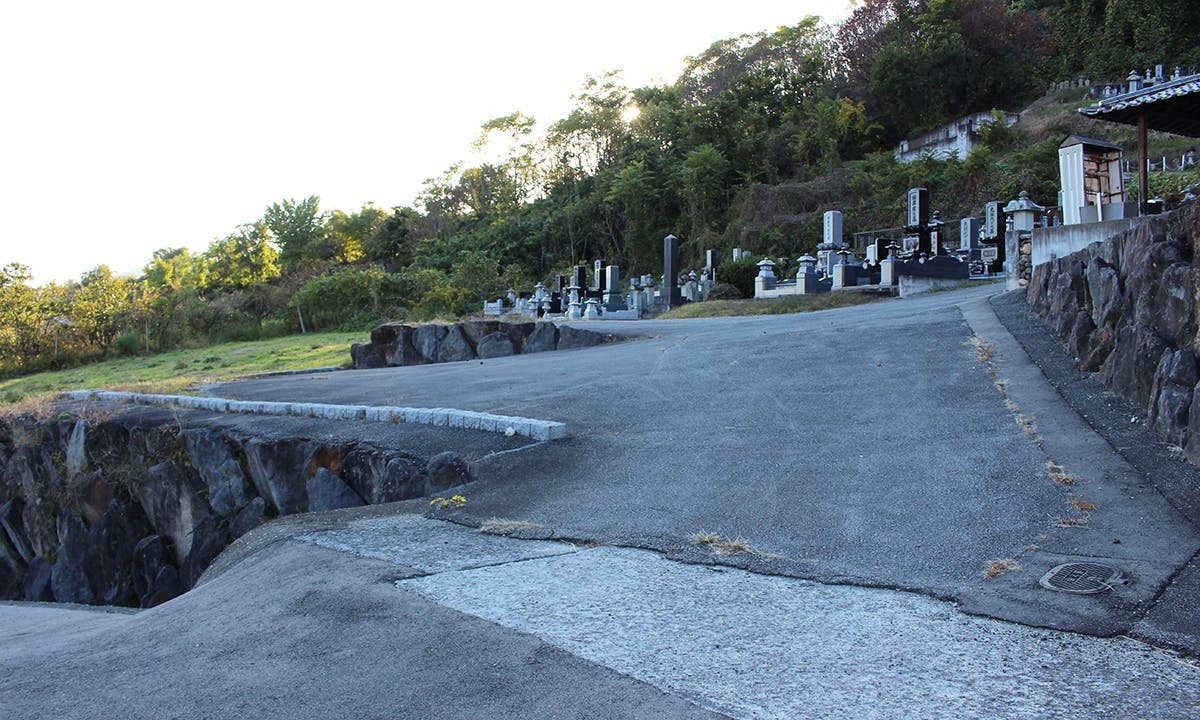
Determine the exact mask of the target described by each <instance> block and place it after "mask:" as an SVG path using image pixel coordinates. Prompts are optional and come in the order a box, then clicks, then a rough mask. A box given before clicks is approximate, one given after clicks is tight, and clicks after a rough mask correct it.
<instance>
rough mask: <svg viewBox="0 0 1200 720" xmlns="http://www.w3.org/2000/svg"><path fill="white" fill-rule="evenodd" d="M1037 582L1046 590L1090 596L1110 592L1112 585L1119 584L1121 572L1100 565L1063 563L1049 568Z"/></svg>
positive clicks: (1108, 566)
mask: <svg viewBox="0 0 1200 720" xmlns="http://www.w3.org/2000/svg"><path fill="white" fill-rule="evenodd" d="M1038 582H1039V584H1041V586H1042V587H1044V588H1046V589H1047V590H1057V591H1058V592H1065V593H1075V594H1076V595H1092V594H1094V593H1101V592H1104V591H1105V590H1112V586H1113V585H1115V584H1116V583H1119V582H1121V571H1120V570H1118V569H1116V568H1115V567H1112V566H1110V565H1102V564H1100V563H1089V562H1074V563H1064V564H1062V565H1059V566H1057V567H1054V568H1051V569H1050V572H1048V573H1046V574H1045V575H1043V576H1042V579H1041V580H1039V581H1038Z"/></svg>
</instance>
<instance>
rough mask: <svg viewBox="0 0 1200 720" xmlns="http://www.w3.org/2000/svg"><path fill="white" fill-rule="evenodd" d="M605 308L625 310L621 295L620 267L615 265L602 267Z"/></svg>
mask: <svg viewBox="0 0 1200 720" xmlns="http://www.w3.org/2000/svg"><path fill="white" fill-rule="evenodd" d="M604 287H606V288H608V289H607V290H605V292H604V309H605V310H625V309H626V307H625V298H624V297H623V296H622V295H621V269H620V268H619V267H617V266H616V265H609V266H608V267H606V268H604Z"/></svg>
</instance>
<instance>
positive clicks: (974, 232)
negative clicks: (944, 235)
mask: <svg viewBox="0 0 1200 720" xmlns="http://www.w3.org/2000/svg"><path fill="white" fill-rule="evenodd" d="M958 247H959V249H960V250H977V249H978V248H979V218H973V217H967V218H963V219H962V220H959V221H958ZM971 259H972V260H974V259H975V258H974V257H973V256H972V258H971Z"/></svg>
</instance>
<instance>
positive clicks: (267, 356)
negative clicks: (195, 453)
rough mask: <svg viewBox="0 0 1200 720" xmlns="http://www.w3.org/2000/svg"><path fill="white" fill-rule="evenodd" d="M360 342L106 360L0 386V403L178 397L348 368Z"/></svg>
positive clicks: (243, 345) (290, 341)
mask: <svg viewBox="0 0 1200 720" xmlns="http://www.w3.org/2000/svg"><path fill="white" fill-rule="evenodd" d="M363 339H364V336H363V333H345V332H340V333H309V334H307V335H290V336H287V337H280V338H272V339H270V340H258V341H254V342H234V343H224V344H222V345H210V346H208V347H204V348H195V349H191V350H172V351H171V352H167V353H162V354H161V355H151V356H143V357H131V358H119V359H114V360H106V361H104V362H99V363H93V364H91V365H85V366H83V367H78V368H72V369H70V370H55V371H52V372H44V373H37V374H36V375H26V376H24V377H19V378H12V379H8V380H0V401H2V402H7V403H13V402H17V401H20V400H22V399H25V398H31V397H36V396H39V395H48V394H52V393H58V392H62V391H64V390H81V389H85V388H101V389H105V390H130V391H135V392H157V393H182V392H187V391H188V390H189V389H190V388H192V387H194V386H196V385H199V384H202V383H206V382H217V381H220V380H231V379H233V378H237V377H242V376H245V375H254V374H257V373H261V372H269V371H272V370H282V369H287V370H305V369H311V368H317V367H328V366H331V365H334V366H342V367H348V366H349V365H350V344H351V343H354V342H360V341H362V340H363Z"/></svg>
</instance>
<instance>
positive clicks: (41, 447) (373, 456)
mask: <svg viewBox="0 0 1200 720" xmlns="http://www.w3.org/2000/svg"><path fill="white" fill-rule="evenodd" d="M172 418H173V416H172V415H170V414H169V413H167V412H166V411H162V410H146V409H142V410H140V411H138V412H124V413H120V414H118V415H115V416H113V417H109V418H107V419H96V418H93V419H91V420H89V419H85V418H82V417H74V416H71V415H70V414H65V413H64V414H61V415H58V416H56V417H54V418H51V419H43V420H35V419H32V418H28V417H25V418H8V419H0V599H18V600H35V601H57V602H73V603H87V604H105V605H128V606H134V607H138V606H140V607H150V606H153V605H157V604H159V603H161V602H164V601H166V600H169V599H170V598H172V597H175V596H176V595H178V594H180V593H182V592H184V591H186V590H188V589H190V588H191V587H192V585H193V584H194V583H195V582H196V581H197V580H198V579H199V577H200V575H201V573H203V572H204V570H205V569H206V568H207V567H208V565H209V564H210V563H211V562H212V560H213V559H214V558H215V557H216V556H217V554H218V553H219V552H220V551H221V550H222V549H224V548H225V547H226V546H227V545H228V544H229V543H231V542H233V541H234V540H235V539H237V538H238V537H240V536H241V535H243V534H244V533H246V532H248V531H249V530H251V529H252V528H254V527H256V526H257V525H259V524H260V523H262V522H264V520H266V519H268V518H270V517H274V516H277V515H287V514H291V513H298V512H306V511H317V510H332V509H336V508H344V507H356V506H360V505H366V504H376V503H386V502H393V501H397V500H405V499H409V498H417V497H424V496H427V495H430V494H433V493H437V492H440V491H442V490H444V489H446V488H448V487H452V486H455V485H460V484H462V483H464V482H467V481H468V480H469V469H468V466H467V464H466V463H465V462H464V461H463V460H462V459H461V458H460V457H458V456H457V455H455V454H454V453H450V452H445V453H441V454H439V455H436V456H434V457H431V458H424V457H418V456H416V455H413V454H411V453H406V452H401V451H398V450H391V449H386V448H381V447H377V446H375V445H372V444H369V443H365V442H323V441H320V440H312V439H304V438H274V437H258V436H252V435H246V434H241V433H240V432H238V431H232V430H226V429H219V428H208V427H191V428H185V427H183V426H182V425H180V424H178V423H177V422H175V421H173V419H172Z"/></svg>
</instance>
